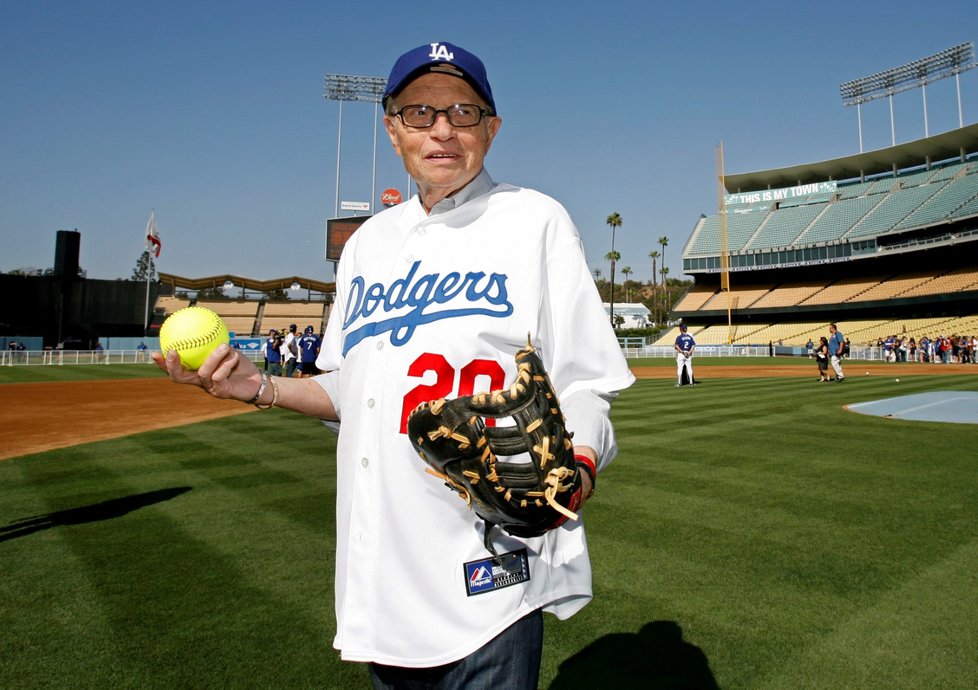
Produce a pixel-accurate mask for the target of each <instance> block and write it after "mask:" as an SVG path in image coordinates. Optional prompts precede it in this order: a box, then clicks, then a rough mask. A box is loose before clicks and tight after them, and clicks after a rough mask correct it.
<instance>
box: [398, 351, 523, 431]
mask: <svg viewBox="0 0 978 690" xmlns="http://www.w3.org/2000/svg"><path fill="white" fill-rule="evenodd" d="M429 371H433V372H434V373H435V381H434V383H431V384H426V383H422V384H419V385H417V386H415V387H414V388H412V389H411V390H409V391H408V392H407V395H405V396H404V404H403V405H402V406H401V429H400V431H401V433H402V434H405V433H407V420H408V417H409V416H410V414H411V411H412V410H414V408H416V407H417V406H418V405H420V404H421V403H423V402H428V401H429V400H437V399H438V398H447V397H450V396H451V395H452V392H453V390H455V368H454V367H453V366H452V365H451V364H449V363H448V360H447V359H445V357H444V356H443V355H437V354H433V353H431V352H426V353H424V354H423V355H421V356H420V357H418V358H417V359H416V360H414V361H413V362H412V363H411V366H409V367H408V372H407V373H408V376H412V377H414V378H422V377H424V375H425V374H427V373H428V372H429ZM480 376H484V377H486V378H487V379H488V381H487V383H488V385H484V386H481V387H480V390H498V389H500V388H502V387H503V384H504V383H505V382H506V372H505V371H503V368H502V367H501V366H500V365H499V362H496V361H494V360H491V359H473V360H472V361H471V362H469V363H468V364H466V365H465V366H464V367H462V369H461V370H460V371H459V377H458V390H457V395H459V396H463V395H472V394H473V393H475V384H476V379H478V378H479V377H480ZM493 423H494V422H493V420H491V419H488V420H486V424H487V425H488V426H492V424H493Z"/></svg>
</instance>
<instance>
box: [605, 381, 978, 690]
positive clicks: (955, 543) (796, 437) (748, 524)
mask: <svg viewBox="0 0 978 690" xmlns="http://www.w3.org/2000/svg"><path fill="white" fill-rule="evenodd" d="M928 378H930V377H928ZM813 383H814V382H813ZM961 383H962V381H961V380H960V378H959V377H947V378H946V379H945V380H940V381H938V380H931V381H930V382H929V383H928V382H926V381H920V382H919V385H916V386H914V387H913V388H914V389H917V390H927V389H931V388H934V387H935V386H936V387H940V386H941V385H942V384H944V385H948V384H951V385H955V386H959V385H960V384H961ZM891 384H892V382H885V381H882V380H879V381H873V382H871V383H869V382H867V384H865V387H864V384H863V382H862V381H860V382H858V383H857V384H856V385H852V382H847V383H846V384H843V385H842V386H838V387H835V386H834V384H822V386H819V384H814V386H810V385H809V386H805V385H803V384H802V383H801V382H799V381H798V380H795V379H790V380H789V379H768V380H754V381H749V382H748V381H745V382H740V381H730V382H717V383H716V384H715V385H713V384H711V385H710V386H707V385H705V384H704V385H702V386H697V387H696V388H695V389H676V388H675V387H674V386H672V385H671V384H669V385H663V383H662V382H660V381H645V382H639V383H637V384H636V386H635V387H634V388H633V389H632V390H630V391H629V392H628V393H627V394H626V395H624V396H623V397H622V400H621V401H620V402H619V404H618V406H617V407H616V408H615V415H616V425H617V428H618V430H619V442H620V445H621V448H620V454H619V458H618V459H617V460H616V461H615V463H614V464H613V465H612V466H611V467H610V468H609V469H608V471H607V473H606V474H605V475H603V477H602V491H603V492H607V493H602V494H598V495H597V496H596V498H595V500H594V502H593V504H592V505H591V506H589V508H588V524H589V536H590V541H591V543H592V545H593V546H592V550H593V556H594V561H595V563H596V564H597V567H596V569H597V568H604V570H605V572H604V575H603V576H602V575H601V574H598V573H597V572H596V576H595V580H596V583H599V584H604V585H605V586H608V587H610V591H609V592H608V593H607V594H608V596H609V599H617V600H619V601H622V602H623V601H628V602H630V603H629V604H628V605H627V607H626V606H625V605H624V604H622V607H623V608H624V610H626V611H627V612H628V617H629V619H630V620H629V626H630V627H631V629H632V630H637V629H638V628H640V627H641V626H642V625H643V624H645V623H648V622H650V621H653V620H670V619H671V620H677V621H681V622H682V624H683V627H684V629H686V628H687V627H688V630H687V633H689V632H691V631H699V632H698V633H697V634H699V635H701V637H693V638H692V639H693V640H694V641H696V640H699V642H697V643H698V644H702V645H703V649H704V650H705V651H706V652H707V656H708V657H709V658H710V660H711V665H712V666H714V667H716V668H717V669H718V674H719V675H718V678H723V679H724V682H723V683H722V685H723V687H751V686H752V685H753V682H754V680H755V679H756V678H757V677H758V676H757V674H758V672H759V671H760V670H761V669H763V668H764V667H765V665H766V664H768V663H773V664H776V665H777V666H778V667H779V668H780V667H781V664H782V662H783V656H784V654H785V653H786V652H788V651H791V650H796V649H798V648H806V647H808V646H809V645H811V644H814V643H817V642H819V641H821V640H822V639H823V638H824V637H826V636H829V635H832V634H833V633H834V631H835V630H836V629H837V627H839V626H840V625H844V624H845V622H846V621H848V620H849V619H850V617H851V616H853V615H854V614H858V613H859V612H860V611H863V610H872V609H873V608H874V607H875V606H877V603H878V602H879V600H880V599H881V598H883V597H885V596H887V594H888V593H889V592H891V591H893V590H899V589H901V588H902V587H903V586H904V583H905V582H906V581H907V580H908V579H912V578H914V577H915V576H916V573H917V572H919V568H920V567H922V566H923V567H926V566H927V564H932V563H940V562H942V561H943V560H944V559H945V558H947V557H948V554H953V553H955V552H956V550H957V549H959V548H961V545H962V544H967V543H969V541H968V540H969V539H970V538H971V537H972V535H973V534H974V524H975V522H974V521H973V519H974V518H975V517H976V516H975V514H974V508H973V507H974V506H975V505H978V494H976V489H975V482H974V481H973V460H972V459H971V454H970V453H968V454H965V453H963V452H962V444H963V443H967V440H968V439H971V438H973V433H974V429H973V427H967V426H963V425H946V424H934V423H915V422H896V421H892V420H882V419H876V418H873V417H867V416H863V415H857V414H854V413H849V412H846V411H844V410H842V405H843V404H844V403H845V402H849V401H855V400H857V399H873V398H874V397H886V396H887V395H892V394H893V393H892V391H893V386H892V385H891ZM969 385H972V386H973V385H974V384H969ZM847 386H848V387H847ZM857 386H858V389H856V388H857ZM813 387H814V388H816V389H817V390H816V391H815V393H814V394H813V393H809V391H810V390H811V389H812V388H813ZM708 389H709V392H707V391H708ZM799 389H800V390H801V391H803V392H805V393H806V395H805V397H804V398H803V399H799V396H798V390H799ZM854 389H855V390H854ZM822 391H825V392H824V393H822ZM900 391H901V392H902V391H907V392H909V391H908V390H907V388H901V389H900ZM677 396H683V397H680V398H679V399H678V401H677ZM696 396H698V397H696ZM785 406H787V408H788V409H790V421H789V422H786V421H784V418H785V412H784V410H785ZM725 407H726V408H731V409H735V410H738V411H739V415H731V414H730V413H729V411H728V412H725V413H723V414H714V411H715V410H717V409H722V408H725ZM772 416H773V417H776V418H777V419H778V424H771V423H770V419H771V418H772ZM664 420H668V423H666V422H665V421H664ZM738 420H739V433H738V435H737V436H736V437H734V438H733V439H731V438H730V429H731V426H732V425H733V426H735V427H736V426H737V424H738ZM642 427H644V428H645V429H646V432H645V433H644V434H642V433H641V432H640V429H641V428H642ZM690 430H692V432H691V433H690ZM691 437H692V438H691ZM922 439H926V443H921V440H922ZM913 448H917V449H918V450H919V454H918V453H915V452H914V451H913V450H910V449H913ZM925 458H926V461H923V460H924V459H925ZM962 478H967V479H970V480H971V481H964V482H962V481H961V479H962ZM806 486H807V491H806V490H805V488H806ZM605 496H611V497H610V498H608V500H605V498H604V497H605ZM596 515H597V517H596ZM623 525H629V526H630V527H629V528H628V529H623V528H622V526H623ZM609 545H611V546H613V547H614V548H613V549H612V550H611V553H610V554H609V555H607V556H604V557H602V554H601V549H602V547H608V546H609ZM608 582H614V583H615V585H614V586H613V587H612V586H609V585H607V583H608ZM615 590H621V591H620V592H619V593H618V595H617V596H616V595H615ZM952 597H953V595H952ZM601 602H602V599H601V597H600V596H599V598H598V599H596V601H595V604H594V606H596V607H601V606H602V603H601ZM643 606H648V607H650V608H649V609H644V610H643ZM640 611H642V613H639V612H640ZM671 617H672V618H671ZM622 622H623V623H624V622H625V621H622ZM758 630H759V631H764V634H760V635H754V634H753V633H752V632H750V631H758ZM745 635H746V636H747V637H749V638H751V640H752V641H751V642H749V643H748V642H746V641H745V640H743V639H742V638H743V637H744V636H745ZM974 639H975V637H974V636H971V637H969V638H968V642H960V643H959V644H970V643H972V642H973V641H974ZM733 640H741V641H742V642H744V644H745V645H746V646H745V647H740V648H739V654H738V653H735V651H736V650H737V649H738V647H737V646H734V647H731V646H730V645H731V642H732V641H733ZM714 642H715V643H716V644H718V647H716V648H712V647H711V645H712V644H713V643H714ZM956 642H958V641H957V640H952V641H951V644H952V645H953V644H954V643H956ZM946 643H947V641H945V644H946ZM959 652H960V648H959ZM964 656H965V655H964V654H961V653H959V654H958V660H959V662H960V663H961V664H962V665H963V668H966V669H970V670H974V666H975V664H974V663H973V662H974V659H972V660H971V662H972V663H971V664H970V665H969V663H968V662H966V661H964ZM845 685H846V684H841V685H840V684H835V685H833V684H820V682H819V681H818V676H817V675H815V676H811V677H808V678H806V679H805V681H804V682H802V683H800V684H798V683H795V684H792V683H788V684H781V685H780V687H841V686H845ZM778 686H779V685H778V683H777V682H775V683H773V684H772V685H771V687H778ZM861 687H885V686H882V685H873V684H870V685H868V686H861Z"/></svg>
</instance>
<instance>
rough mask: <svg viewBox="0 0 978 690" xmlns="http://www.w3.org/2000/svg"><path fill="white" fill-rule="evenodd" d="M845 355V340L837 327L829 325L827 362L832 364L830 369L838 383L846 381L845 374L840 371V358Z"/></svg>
mask: <svg viewBox="0 0 978 690" xmlns="http://www.w3.org/2000/svg"><path fill="white" fill-rule="evenodd" d="M845 353H846V339H845V337H844V336H843V335H842V332H841V331H840V330H839V327H838V326H837V325H836V324H834V323H830V324H829V362H830V363H831V364H832V369H833V370H834V371H835V380H836V381H837V382H838V383H842V382H843V381H845V379H846V375H845V373H844V372H843V371H842V358H843V357H844V356H845Z"/></svg>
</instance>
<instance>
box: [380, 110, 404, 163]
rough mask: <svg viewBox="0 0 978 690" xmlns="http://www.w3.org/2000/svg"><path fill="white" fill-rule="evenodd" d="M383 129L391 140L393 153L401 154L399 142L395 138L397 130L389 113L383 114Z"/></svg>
mask: <svg viewBox="0 0 978 690" xmlns="http://www.w3.org/2000/svg"><path fill="white" fill-rule="evenodd" d="M384 129H386V130H387V136H388V137H389V138H390V140H391V146H393V147H394V153H396V154H397V155H398V156H401V144H400V142H399V141H398V138H397V130H396V129H395V126H394V118H393V117H391V116H390V115H384Z"/></svg>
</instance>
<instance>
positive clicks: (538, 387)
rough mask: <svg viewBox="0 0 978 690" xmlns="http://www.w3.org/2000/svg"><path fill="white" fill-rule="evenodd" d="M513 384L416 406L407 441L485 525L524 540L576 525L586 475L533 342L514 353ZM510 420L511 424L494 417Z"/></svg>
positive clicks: (489, 543)
mask: <svg viewBox="0 0 978 690" xmlns="http://www.w3.org/2000/svg"><path fill="white" fill-rule="evenodd" d="M516 365H517V374H516V380H515V381H514V382H513V384H512V385H511V386H510V387H509V388H507V389H503V390H498V391H493V392H491V393H477V394H475V395H470V396H465V397H460V398H457V399H455V400H445V399H444V398H443V399H441V400H435V401H432V402H428V403H423V404H421V405H420V406H418V407H417V408H416V409H415V410H414V411H413V412H412V413H411V416H410V417H409V418H408V426H407V428H408V436H409V438H410V439H411V444H412V445H413V446H414V448H415V450H417V451H418V454H419V455H420V456H421V458H422V459H423V460H424V461H425V462H427V463H428V465H429V467H428V468H426V471H427V472H429V473H431V474H433V475H435V476H436V477H438V478H440V479H442V480H444V481H445V484H446V486H448V487H449V488H450V489H452V490H454V491H456V492H458V494H459V495H460V496H461V497H462V498H463V499H464V500H465V502H466V504H467V505H468V506H469V508H471V509H474V510H475V512H476V514H477V515H478V516H479V517H480V518H482V519H483V521H484V522H485V523H486V527H485V545H486V548H487V549H488V550H489V551H490V552H491V553H492V554H493V555H496V551H495V548H494V547H493V545H492V535H491V531H492V527H493V525H499V526H500V527H502V528H503V529H504V530H506V531H507V532H509V533H510V534H512V535H515V536H518V537H533V536H539V535H541V534H543V533H544V532H547V531H548V530H551V529H554V528H555V527H558V526H560V525H561V524H563V523H564V522H565V521H566V520H568V519H572V520H576V519H577V518H578V516H577V514H576V513H575V512H574V511H575V510H577V508H578V507H579V506H580V503H581V478H580V474H579V473H578V471H577V470H578V463H577V460H576V459H575V457H574V446H573V444H572V443H571V434H570V433H568V431H567V429H566V427H565V425H564V416H563V414H561V412H560V406H559V405H558V403H557V395H556V394H555V393H554V390H553V386H552V384H551V383H550V377H549V376H547V372H546V370H545V369H544V367H543V362H541V361H540V357H539V356H538V355H537V353H536V350H535V349H534V347H533V345H531V344H530V343H529V342H527V344H526V346H525V347H524V348H522V349H520V350H519V351H518V352H517V353H516ZM504 419H511V420H512V422H513V424H512V425H509V426H496V425H494V424H492V423H491V422H489V420H504Z"/></svg>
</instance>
